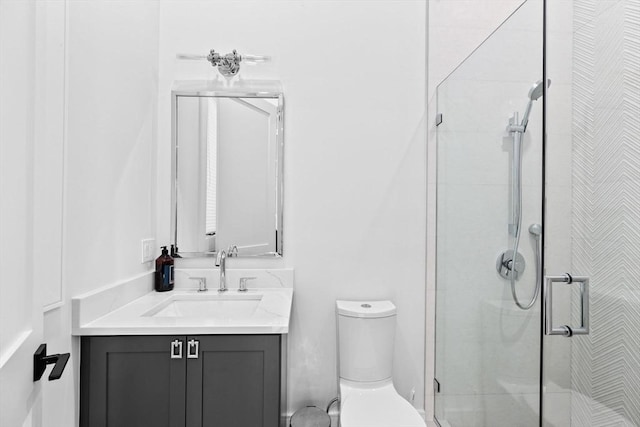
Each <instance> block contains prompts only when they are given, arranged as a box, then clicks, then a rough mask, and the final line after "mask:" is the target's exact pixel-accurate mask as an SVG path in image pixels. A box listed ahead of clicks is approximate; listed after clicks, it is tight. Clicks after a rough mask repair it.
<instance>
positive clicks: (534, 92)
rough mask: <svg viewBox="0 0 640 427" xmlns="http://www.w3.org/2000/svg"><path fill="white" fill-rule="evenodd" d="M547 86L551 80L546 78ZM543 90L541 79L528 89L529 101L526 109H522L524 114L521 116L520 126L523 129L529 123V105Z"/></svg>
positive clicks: (538, 97) (531, 104)
mask: <svg viewBox="0 0 640 427" xmlns="http://www.w3.org/2000/svg"><path fill="white" fill-rule="evenodd" d="M548 82H549V86H551V80H548ZM543 91H544V86H543V85H542V80H538V81H537V82H536V83H535V84H534V85H533V86H531V89H529V103H528V104H527V108H526V110H524V114H523V116H522V123H521V126H522V127H524V129H525V130H526V129H527V124H528V123H529V114H531V107H532V106H533V101H537V100H538V99H540V97H541V96H542V93H543Z"/></svg>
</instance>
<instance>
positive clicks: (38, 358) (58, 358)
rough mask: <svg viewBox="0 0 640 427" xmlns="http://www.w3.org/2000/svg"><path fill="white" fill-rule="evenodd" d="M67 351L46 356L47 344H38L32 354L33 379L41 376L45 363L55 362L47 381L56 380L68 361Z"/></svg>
mask: <svg viewBox="0 0 640 427" xmlns="http://www.w3.org/2000/svg"><path fill="white" fill-rule="evenodd" d="M70 356H71V355H70V354H69V353H62V354H51V355H49V356H47V345H46V344H40V346H39V347H38V349H37V350H36V352H35V353H34V354H33V381H38V380H40V378H42V374H44V370H45V369H46V368H47V365H49V364H52V363H55V366H54V367H53V370H52V371H51V374H49V381H53V380H57V379H59V378H60V377H61V376H62V372H63V371H64V368H65V366H67V362H68V361H69V357H70Z"/></svg>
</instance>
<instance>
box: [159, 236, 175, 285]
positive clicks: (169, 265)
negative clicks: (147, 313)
mask: <svg viewBox="0 0 640 427" xmlns="http://www.w3.org/2000/svg"><path fill="white" fill-rule="evenodd" d="M155 289H156V291H157V292H166V291H170V290H172V289H173V258H171V255H169V251H168V250H167V247H166V246H162V255H160V256H159V257H158V258H157V259H156V277H155Z"/></svg>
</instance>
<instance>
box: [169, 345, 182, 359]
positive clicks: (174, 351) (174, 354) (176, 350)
mask: <svg viewBox="0 0 640 427" xmlns="http://www.w3.org/2000/svg"><path fill="white" fill-rule="evenodd" d="M171 358H172V359H182V341H180V340H173V341H171Z"/></svg>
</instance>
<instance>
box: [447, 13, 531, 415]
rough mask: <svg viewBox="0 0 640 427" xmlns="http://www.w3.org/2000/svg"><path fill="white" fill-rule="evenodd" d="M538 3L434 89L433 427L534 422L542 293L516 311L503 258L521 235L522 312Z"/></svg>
mask: <svg viewBox="0 0 640 427" xmlns="http://www.w3.org/2000/svg"><path fill="white" fill-rule="evenodd" d="M542 6H543V2H542V0H529V1H526V2H525V3H524V4H523V5H522V6H521V7H520V8H519V9H518V10H517V11H516V12H515V13H514V14H513V15H512V16H511V17H510V18H509V19H508V20H507V21H506V22H505V23H504V24H503V25H502V26H500V28H498V29H497V30H496V31H495V33H494V34H493V35H491V36H490V37H489V38H488V39H487V40H486V41H485V42H484V43H483V44H482V45H481V46H480V47H479V48H478V49H477V50H476V51H475V52H474V53H473V54H472V55H471V56H470V57H469V58H468V59H467V60H465V62H464V63H463V64H462V65H460V66H459V67H458V68H457V69H456V70H455V71H454V72H453V73H452V74H451V75H450V76H449V77H448V78H447V79H446V80H445V81H444V82H443V83H442V84H441V85H440V86H439V87H438V91H437V97H438V99H437V104H438V113H440V114H441V116H439V119H438V122H440V124H439V125H438V126H437V220H436V223H437V224H436V226H437V230H436V235H437V242H436V246H437V251H436V255H437V261H436V264H437V265H436V270H437V271H436V287H437V291H436V367H435V377H436V383H435V388H436V393H435V416H436V420H437V421H438V422H439V424H440V425H442V426H452V427H484V426H486V427H501V426H504V427H518V426H523V427H534V426H539V422H540V363H541V361H540V354H541V353H540V344H541V343H540V323H541V310H540V298H539V296H538V298H536V299H535V300H534V302H533V303H532V304H531V305H532V306H531V307H530V308H529V309H527V310H524V309H521V308H519V307H518V306H517V305H516V302H515V301H514V296H513V295H512V289H511V276H510V275H509V272H510V268H511V266H512V265H513V261H512V260H511V261H510V259H509V254H510V253H512V251H513V249H514V243H515V240H516V238H517V236H518V234H519V242H518V249H517V252H518V253H519V254H520V255H519V256H520V257H521V258H516V265H515V270H516V273H517V277H516V278H515V279H514V289H515V294H516V297H517V299H518V302H519V303H520V304H521V305H522V306H525V307H526V306H527V305H529V304H528V303H529V302H530V301H531V300H532V299H534V296H535V295H536V286H537V282H538V279H539V277H537V275H536V271H537V270H538V271H539V268H540V260H539V256H537V255H539V252H538V248H537V243H538V242H539V240H538V239H539V234H540V233H539V231H540V229H541V225H540V224H541V221H542V203H541V199H542V168H541V165H542V135H543V132H542V101H541V100H540V96H541V94H542V93H541V92H542V90H541V86H539V87H538V85H537V83H538V82H539V81H541V79H542V72H543V66H542V65H543V61H542V55H543V43H542V41H543V37H542V36H543V33H542V31H543V26H542V23H543V19H542V18H543V7H542ZM536 87H538V89H536ZM527 111H528V113H527ZM525 117H528V123H523V121H524V120H525ZM523 125H524V126H523ZM525 128H526V129H525ZM518 168H519V169H520V171H521V176H518V174H514V172H517V169H518ZM516 190H518V191H516ZM520 198H521V199H522V200H521V203H518V201H519V199H520ZM519 213H521V215H520V217H521V220H520V221H518V220H517V219H518V215H519ZM536 225H537V227H535V226H536ZM531 227H533V232H530V229H531ZM536 230H537V231H536ZM518 231H519V233H518ZM510 251H511V252H510ZM501 273H502V274H501ZM505 276H506V277H505Z"/></svg>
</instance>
